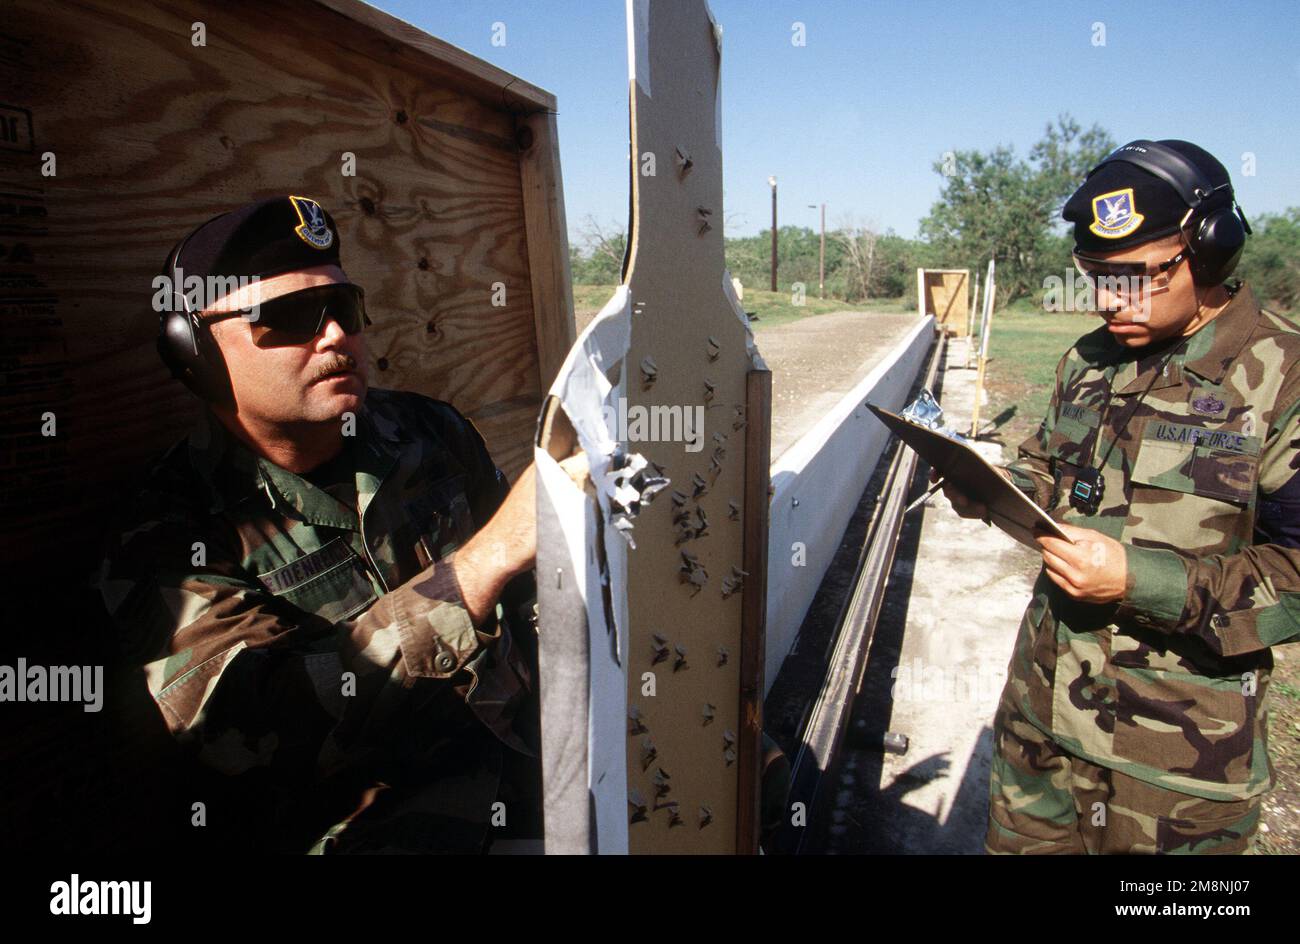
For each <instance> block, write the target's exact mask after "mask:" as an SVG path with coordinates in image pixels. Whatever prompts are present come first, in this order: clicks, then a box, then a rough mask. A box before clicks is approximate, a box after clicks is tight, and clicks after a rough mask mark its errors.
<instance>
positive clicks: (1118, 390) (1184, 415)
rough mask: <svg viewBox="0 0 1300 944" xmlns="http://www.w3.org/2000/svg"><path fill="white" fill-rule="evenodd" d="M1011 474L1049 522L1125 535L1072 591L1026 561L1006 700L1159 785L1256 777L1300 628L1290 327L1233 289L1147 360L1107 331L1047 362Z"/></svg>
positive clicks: (1242, 790) (1231, 793)
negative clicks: (1093, 506) (1098, 589)
mask: <svg viewBox="0 0 1300 944" xmlns="http://www.w3.org/2000/svg"><path fill="white" fill-rule="evenodd" d="M1112 391H1113V396H1111V394H1112ZM1108 397H1109V398H1110V401H1111V402H1110V406H1109V409H1107V400H1108ZM1112 444H1113V448H1112ZM1103 457H1105V464H1104V468H1103V471H1102V475H1103V478H1104V480H1105V492H1104V500H1103V502H1102V504H1101V507H1100V511H1099V512H1098V514H1096V515H1094V516H1090V517H1089V516H1084V515H1082V514H1080V513H1079V512H1078V511H1075V510H1074V509H1073V508H1071V507H1070V505H1069V495H1070V490H1071V488H1072V487H1073V484H1074V479H1075V477H1076V476H1077V475H1078V473H1079V471H1080V470H1081V469H1082V468H1085V467H1088V466H1089V465H1093V464H1096V463H1097V462H1100V461H1101V459H1102V458H1103ZM1009 468H1010V470H1011V473H1012V477H1013V481H1015V483H1016V484H1017V485H1018V486H1019V487H1020V488H1021V489H1022V490H1024V491H1025V492H1026V493H1027V494H1029V495H1030V496H1031V497H1032V498H1034V500H1035V501H1037V503H1038V504H1039V505H1040V506H1042V507H1043V508H1045V509H1047V510H1048V511H1051V512H1053V513H1054V514H1053V516H1054V517H1056V518H1057V519H1058V520H1060V521H1063V522H1066V523H1069V524H1072V525H1076V526H1079V527H1083V528H1091V529H1094V530H1096V531H1100V532H1102V533H1103V534H1106V535H1109V536H1110V537H1112V538H1115V539H1116V540H1119V541H1122V542H1123V543H1124V550H1125V554H1126V557H1127V563H1128V588H1127V591H1126V593H1125V596H1124V597H1123V599H1122V600H1120V601H1119V602H1118V603H1111V604H1105V605H1100V604H1086V603H1079V602H1076V601H1073V600H1071V599H1070V598H1069V597H1068V596H1066V595H1065V594H1064V593H1062V592H1061V591H1060V590H1058V589H1057V587H1056V586H1055V584H1053V583H1052V582H1051V581H1050V580H1049V579H1048V578H1047V575H1046V573H1045V572H1041V573H1040V574H1039V578H1038V581H1037V583H1036V584H1035V586H1034V596H1033V599H1032V600H1031V602H1030V604H1029V607H1028V609H1027V610H1026V612H1025V616H1024V619H1023V620H1022V622H1021V625H1020V633H1019V637H1018V639H1017V641H1016V647H1015V651H1014V654H1013V655H1012V659H1011V663H1010V667H1009V678H1008V682H1007V689H1006V695H1004V697H1009V698H1011V699H1013V700H1014V703H1015V704H1016V705H1017V706H1018V707H1019V708H1020V709H1021V711H1023V713H1024V715H1025V717H1026V718H1027V719H1028V720H1029V721H1030V722H1031V723H1032V724H1034V725H1035V726H1036V727H1038V728H1040V729H1041V730H1042V731H1044V732H1046V733H1047V734H1049V735H1051V736H1052V737H1053V739H1054V740H1055V741H1056V742H1057V743H1059V744H1060V745H1061V746H1062V747H1063V748H1064V749H1065V750H1067V751H1070V752H1072V753H1074V754H1077V755H1078V756H1081V757H1083V758H1085V759H1088V760H1091V761H1093V762H1094V763H1097V764H1099V765H1102V766H1105V767H1110V768H1113V769H1115V770H1119V771H1121V772H1123V773H1127V774H1129V775H1131V776H1133V777H1137V778H1139V779H1141V780H1145V781H1147V782H1150V783H1153V784H1156V785H1158V786H1161V787H1164V788H1166V789H1170V790H1175V791H1179V792H1182V793H1187V794H1192V795H1194V796H1200V797H1206V798H1209V799H1242V798H1246V797H1249V796H1253V795H1255V794H1259V793H1262V792H1264V791H1265V790H1267V789H1268V788H1269V787H1270V786H1271V785H1272V780H1273V770H1272V766H1271V764H1270V762H1269V758H1268V744H1267V710H1266V696H1267V693H1268V683H1269V672H1270V670H1271V668H1272V665H1273V659H1272V655H1271V653H1270V651H1269V647H1270V646H1274V645H1277V644H1279V643H1284V642H1289V641H1294V640H1296V639H1297V638H1298V637H1300V334H1298V333H1297V331H1296V329H1295V327H1294V326H1293V325H1291V324H1290V323H1289V322H1287V321H1284V320H1283V319H1281V318H1279V317H1277V316H1275V315H1273V314H1271V313H1268V312H1263V311H1261V310H1260V308H1259V306H1258V304H1257V303H1256V301H1255V298H1254V296H1253V295H1252V293H1251V291H1250V289H1249V288H1247V287H1243V288H1241V289H1240V290H1239V291H1238V292H1237V294H1236V295H1235V296H1234V297H1233V299H1232V301H1231V302H1230V303H1229V305H1228V307H1227V308H1225V309H1224V311H1223V312H1221V313H1220V315H1219V316H1218V317H1217V318H1215V319H1214V320H1212V321H1210V322H1209V323H1208V324H1207V325H1205V327H1203V328H1201V329H1200V330H1199V331H1197V332H1196V333H1195V334H1193V335H1192V336H1191V337H1190V338H1189V339H1186V344H1185V345H1178V344H1174V345H1173V346H1172V347H1167V348H1164V349H1163V350H1161V351H1159V352H1156V353H1154V354H1144V353H1143V352H1142V351H1140V350H1139V351H1136V352H1128V351H1126V350H1125V349H1124V348H1123V347H1122V346H1121V345H1119V344H1118V343H1117V342H1115V341H1114V340H1113V338H1111V336H1110V335H1109V333H1108V332H1107V331H1106V328H1105V326H1102V327H1101V328H1099V329H1097V330H1096V331H1093V332H1092V333H1090V334H1087V335H1084V336H1083V337H1082V338H1080V339H1079V340H1078V341H1077V342H1076V343H1075V346H1074V347H1073V348H1071V349H1070V350H1069V351H1068V352H1067V353H1066V354H1065V356H1064V357H1063V358H1062V359H1061V361H1060V364H1059V365H1058V367H1057V379H1056V389H1055V391H1054V393H1053V395H1052V401H1051V406H1050V407H1049V409H1048V413H1047V416H1046V417H1045V418H1044V420H1043V422H1042V424H1041V426H1040V427H1039V429H1038V432H1037V433H1036V434H1035V435H1034V436H1031V437H1029V438H1028V439H1027V440H1026V441H1025V442H1024V443H1023V444H1022V445H1021V446H1020V452H1019V459H1018V460H1017V461H1016V462H1015V463H1012V464H1011V466H1010V467H1009Z"/></svg>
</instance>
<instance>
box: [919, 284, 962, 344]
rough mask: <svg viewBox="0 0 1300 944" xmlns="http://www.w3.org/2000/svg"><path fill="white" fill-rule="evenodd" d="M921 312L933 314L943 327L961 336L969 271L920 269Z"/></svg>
mask: <svg viewBox="0 0 1300 944" xmlns="http://www.w3.org/2000/svg"><path fill="white" fill-rule="evenodd" d="M921 287H922V292H923V295H922V298H923V302H922V306H923V307H922V314H923V315H927V314H928V315H934V316H935V320H936V321H937V322H938V323H939V325H940V326H941V327H942V328H944V329H945V330H947V331H949V332H951V333H953V334H956V335H957V336H958V337H964V336H965V335H966V334H967V332H968V330H969V314H970V312H969V308H968V305H969V303H970V302H969V297H968V296H969V294H970V273H969V272H968V271H967V270H966V269H925V270H922V278H921Z"/></svg>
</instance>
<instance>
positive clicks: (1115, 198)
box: [1088, 187, 1146, 239]
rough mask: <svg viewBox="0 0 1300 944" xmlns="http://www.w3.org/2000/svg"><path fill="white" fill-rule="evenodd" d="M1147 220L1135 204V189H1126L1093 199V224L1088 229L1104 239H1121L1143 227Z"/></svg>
mask: <svg viewBox="0 0 1300 944" xmlns="http://www.w3.org/2000/svg"><path fill="white" fill-rule="evenodd" d="M1145 219H1146V217H1145V216H1143V215H1142V214H1141V213H1139V212H1138V211H1137V207H1136V206H1135V205H1134V203H1133V188H1132V187H1125V188H1124V189H1123V190H1112V191H1111V192H1110V193H1103V194H1101V195H1100V196H1096V197H1093V198H1092V222H1091V223H1089V224H1088V229H1089V230H1091V231H1092V232H1093V233H1095V234H1096V235H1098V236H1100V237H1102V238H1103V239H1119V238H1121V237H1123V236H1127V235H1128V234H1129V233H1131V232H1133V231H1134V230H1135V229H1137V228H1138V227H1139V226H1141V225H1142V221H1143V220H1145Z"/></svg>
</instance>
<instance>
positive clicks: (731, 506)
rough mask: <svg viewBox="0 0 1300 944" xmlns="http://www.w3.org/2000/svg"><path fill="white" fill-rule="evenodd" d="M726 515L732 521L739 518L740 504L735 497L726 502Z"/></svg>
mask: <svg viewBox="0 0 1300 944" xmlns="http://www.w3.org/2000/svg"><path fill="white" fill-rule="evenodd" d="M727 517H728V518H730V519H731V520H732V521H739V520H740V505H739V504H738V503H737V502H736V501H735V499H732V500H731V501H729V502H727Z"/></svg>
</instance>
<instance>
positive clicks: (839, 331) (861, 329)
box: [754, 311, 916, 460]
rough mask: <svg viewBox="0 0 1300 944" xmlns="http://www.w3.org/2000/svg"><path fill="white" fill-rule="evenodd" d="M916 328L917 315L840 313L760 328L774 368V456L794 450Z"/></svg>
mask: <svg viewBox="0 0 1300 944" xmlns="http://www.w3.org/2000/svg"><path fill="white" fill-rule="evenodd" d="M915 326H916V315H915V314H911V313H909V314H886V313H882V312H869V311H837V312H832V313H831V314H828V315H814V316H813V317H810V318H804V319H801V320H800V321H795V322H791V323H789V324H783V325H775V326H773V327H770V328H769V327H764V326H763V325H762V323H761V322H760V323H759V324H758V325H756V326H755V329H754V340H755V343H757V345H758V350H759V352H760V353H761V354H762V355H763V359H764V360H765V361H767V366H768V367H769V368H771V370H772V459H773V460H776V459H777V458H779V457H780V455H781V453H783V452H785V450H786V449H788V448H790V446H791V445H793V444H794V442H795V440H797V439H798V438H799V436H800V435H802V434H803V433H805V432H807V431H808V429H809V428H810V427H811V426H812V425H813V424H814V423H815V422H817V420H819V419H821V417H823V416H825V415H826V413H827V412H829V410H830V409H831V407H833V406H834V405H835V404H836V403H838V402H839V400H840V398H841V397H843V396H844V394H846V393H847V392H848V391H849V390H850V389H852V387H853V386H854V384H856V383H857V382H858V381H860V380H861V379H862V378H863V377H865V376H866V375H867V374H868V373H870V372H871V369H872V368H873V367H875V366H876V364H878V363H879V362H880V361H881V359H883V358H884V357H885V355H887V354H888V353H889V352H890V351H891V350H892V349H893V348H894V346H895V345H896V344H898V342H899V341H901V340H902V338H903V336H904V335H905V334H906V333H907V332H908V331H909V330H911V329H912V328H913V327H915Z"/></svg>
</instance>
